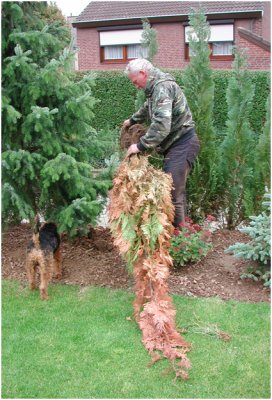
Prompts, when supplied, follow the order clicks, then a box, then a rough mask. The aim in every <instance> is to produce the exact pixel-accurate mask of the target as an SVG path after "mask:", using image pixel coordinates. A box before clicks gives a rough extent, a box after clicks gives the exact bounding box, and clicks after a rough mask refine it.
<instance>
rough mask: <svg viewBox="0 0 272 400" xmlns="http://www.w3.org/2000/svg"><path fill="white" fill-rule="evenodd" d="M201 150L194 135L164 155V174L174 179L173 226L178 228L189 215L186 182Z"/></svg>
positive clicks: (172, 147)
mask: <svg viewBox="0 0 272 400" xmlns="http://www.w3.org/2000/svg"><path fill="white" fill-rule="evenodd" d="M199 148H200V144H199V140H198V137H197V135H196V134H194V135H193V136H192V137H191V138H190V139H189V140H185V141H178V142H176V143H174V144H173V145H172V146H171V147H170V148H169V149H168V150H167V151H166V152H165V153H164V166H163V170H164V172H166V173H168V174H171V175H172V178H173V190H172V201H173V204H174V206H175V219H174V222H173V225H174V226H175V227H178V226H179V224H180V223H182V222H184V221H185V216H186V213H187V203H186V180H187V177H188V175H189V173H190V171H191V169H192V166H193V163H194V161H195V159H196V157H197V155H198V152H199Z"/></svg>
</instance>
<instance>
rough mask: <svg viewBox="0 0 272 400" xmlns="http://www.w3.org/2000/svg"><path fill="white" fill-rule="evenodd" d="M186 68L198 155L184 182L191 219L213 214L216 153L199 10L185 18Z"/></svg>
mask: <svg viewBox="0 0 272 400" xmlns="http://www.w3.org/2000/svg"><path fill="white" fill-rule="evenodd" d="M189 24H190V30H189V33H188V37H189V49H190V50H189V51H190V64H189V66H188V67H187V68H186V70H185V71H184V75H183V83H184V93H185V95H186V97H187V100H188V103H189V106H190V109H191V112H192V115H193V119H194V121H195V123H196V132H197V135H198V137H199V140H200V146H201V147H200V152H199V156H198V159H197V160H196V163H195V166H194V169H193V171H192V173H191V176H190V178H189V181H188V193H189V201H188V203H189V209H190V215H191V216H192V217H193V218H197V217H199V216H202V217H204V216H205V215H206V214H209V213H211V212H214V210H215V204H216V192H217V183H218V152H217V146H216V133H215V129H214V125H213V102H214V82H213V79H212V70H211V68H210V59H209V56H210V49H209V45H208V42H209V38H210V26H209V24H208V22H207V19H206V16H205V12H204V10H203V9H201V8H199V9H197V10H194V11H193V12H192V13H191V14H190V16H189Z"/></svg>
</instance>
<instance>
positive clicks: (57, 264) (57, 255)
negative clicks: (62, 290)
mask: <svg viewBox="0 0 272 400" xmlns="http://www.w3.org/2000/svg"><path fill="white" fill-rule="evenodd" d="M53 257H54V274H55V277H56V278H57V279H60V278H61V277H62V269H61V264H62V255H61V251H60V247H58V248H57V250H56V251H55V252H54V256H53Z"/></svg>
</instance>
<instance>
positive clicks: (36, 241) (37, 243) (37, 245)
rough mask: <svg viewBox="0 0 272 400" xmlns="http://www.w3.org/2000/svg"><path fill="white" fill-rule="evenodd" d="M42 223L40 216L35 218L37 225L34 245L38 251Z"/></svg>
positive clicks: (34, 231)
mask: <svg viewBox="0 0 272 400" xmlns="http://www.w3.org/2000/svg"><path fill="white" fill-rule="evenodd" d="M40 227H41V222H40V216H39V214H36V216H35V225H34V229H33V237H32V240H33V243H34V246H35V248H36V249H40V241H39V232H40Z"/></svg>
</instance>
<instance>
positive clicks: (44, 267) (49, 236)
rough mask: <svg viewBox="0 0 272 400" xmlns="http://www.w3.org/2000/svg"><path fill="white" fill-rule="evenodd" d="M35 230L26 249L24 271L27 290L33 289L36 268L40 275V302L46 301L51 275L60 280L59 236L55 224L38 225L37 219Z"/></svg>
mask: <svg viewBox="0 0 272 400" xmlns="http://www.w3.org/2000/svg"><path fill="white" fill-rule="evenodd" d="M35 222H36V224H35V229H34V234H33V237H32V240H31V241H30V242H29V245H28V248H27V258H26V271H27V277H28V282H29V288H30V289H32V290H33V289H35V288H36V284H35V278H36V276H35V275H36V271H37V268H38V270H39V273H40V281H41V283H40V296H41V299H42V300H47V299H48V282H49V281H50V280H51V278H52V276H53V274H55V277H56V278H58V279H59V278H61V275H62V272H61V260H62V257H61V252H60V236H59V234H58V231H57V226H56V224H54V223H52V222H46V223H44V224H40V220H39V217H38V216H37V217H36V219H35Z"/></svg>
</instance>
